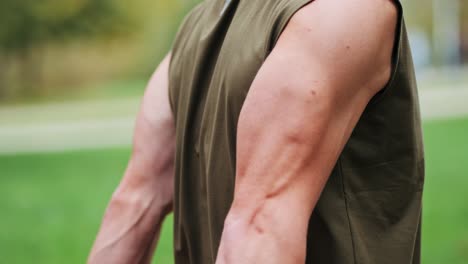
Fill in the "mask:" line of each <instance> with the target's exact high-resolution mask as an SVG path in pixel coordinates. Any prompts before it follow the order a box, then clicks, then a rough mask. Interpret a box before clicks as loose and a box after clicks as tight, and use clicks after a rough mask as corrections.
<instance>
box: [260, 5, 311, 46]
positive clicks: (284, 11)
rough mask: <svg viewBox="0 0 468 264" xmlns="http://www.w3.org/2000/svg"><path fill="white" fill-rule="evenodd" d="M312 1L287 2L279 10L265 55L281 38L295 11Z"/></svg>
mask: <svg viewBox="0 0 468 264" xmlns="http://www.w3.org/2000/svg"><path fill="white" fill-rule="evenodd" d="M313 1H314V0H298V1H291V2H289V1H288V5H287V6H285V7H283V8H281V9H280V11H279V14H278V15H277V18H276V19H275V21H274V24H273V27H272V32H271V34H270V40H269V41H267V43H268V46H267V47H266V49H267V54H269V53H270V52H271V51H272V50H273V47H274V46H275V45H276V42H277V41H278V39H279V37H280V36H281V33H283V31H284V29H285V28H286V25H287V24H288V23H289V20H291V18H292V16H293V15H294V14H295V13H296V12H297V11H299V9H301V8H302V7H304V6H305V5H307V4H309V3H311V2H313Z"/></svg>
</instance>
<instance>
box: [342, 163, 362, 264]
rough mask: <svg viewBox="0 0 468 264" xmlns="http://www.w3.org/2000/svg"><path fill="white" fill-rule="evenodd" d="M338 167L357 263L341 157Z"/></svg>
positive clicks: (354, 261)
mask: <svg viewBox="0 0 468 264" xmlns="http://www.w3.org/2000/svg"><path fill="white" fill-rule="evenodd" d="M338 168H339V174H340V178H341V188H342V193H343V200H344V204H345V210H346V218H347V222H348V228H349V236H350V240H351V247H352V250H353V263H354V264H356V263H357V260H356V245H355V242H354V235H353V234H354V232H353V228H352V227H351V217H350V215H349V206H348V199H347V196H346V191H345V184H344V173H343V165H342V161H341V157H340V158H339V159H338Z"/></svg>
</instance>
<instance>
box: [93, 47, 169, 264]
mask: <svg viewBox="0 0 468 264" xmlns="http://www.w3.org/2000/svg"><path fill="white" fill-rule="evenodd" d="M169 61H170V55H168V56H166V58H165V59H164V60H163V61H162V63H161V64H160V66H159V67H158V69H157V70H156V72H155V73H154V74H153V76H152V78H151V80H150V82H149V84H148V86H147V89H146V92H145V95H144V97H143V102H142V105H141V108H140V112H139V114H138V117H137V121H136V127H135V132H134V140H133V152H132V155H131V158H130V161H129V163H128V166H127V169H126V171H125V174H124V177H123V179H122V181H121V182H120V184H119V186H118V188H117V189H116V190H115V192H114V194H113V195H112V198H111V201H110V203H109V205H108V207H107V210H106V212H105V215H104V219H103V222H102V225H101V229H100V231H99V234H98V236H97V238H96V241H95V243H94V246H93V248H92V250H91V253H90V256H89V259H88V263H90V264H105V263H112V264H119V263H122V264H127V263H128V264H130V263H131V264H135V263H150V261H151V257H152V255H153V251H154V248H155V246H156V243H157V240H158V238H159V232H160V228H161V224H162V222H163V220H164V218H165V216H166V215H167V214H168V213H170V212H171V211H172V201H173V192H174V186H173V178H174V148H175V128H174V118H173V115H172V112H171V109H170V104H169V99H168V68H169ZM109 133H112V131H109Z"/></svg>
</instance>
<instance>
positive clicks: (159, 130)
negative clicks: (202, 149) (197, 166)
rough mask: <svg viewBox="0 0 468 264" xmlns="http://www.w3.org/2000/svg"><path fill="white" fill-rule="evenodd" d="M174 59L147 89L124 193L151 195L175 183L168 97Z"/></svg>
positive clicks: (161, 67)
mask: <svg viewBox="0 0 468 264" xmlns="http://www.w3.org/2000/svg"><path fill="white" fill-rule="evenodd" d="M170 57H171V56H170V54H168V55H167V56H166V57H165V58H164V60H163V61H162V62H161V63H160V65H159V67H158V68H157V69H156V71H155V72H154V74H153V75H152V77H151V79H150V81H149V82H148V85H147V87H146V90H145V93H144V96H143V99H142V102H141V106H140V110H139V113H138V115H137V118H136V124H135V129H134V135H133V151H132V156H131V159H130V162H129V165H128V168H127V173H126V174H125V175H124V178H123V180H122V183H121V185H120V186H119V188H120V189H122V188H131V189H135V188H139V187H142V186H146V188H147V189H148V190H149V191H151V189H152V188H154V187H155V185H160V184H161V181H164V182H165V184H170V182H171V179H170V178H171V177H170V176H171V175H172V170H173V163H174V149H175V124H174V117H173V114H172V110H171V107H170V104H169V96H168V71H169V63H170ZM166 182H167V183H166ZM153 190H154V189H153Z"/></svg>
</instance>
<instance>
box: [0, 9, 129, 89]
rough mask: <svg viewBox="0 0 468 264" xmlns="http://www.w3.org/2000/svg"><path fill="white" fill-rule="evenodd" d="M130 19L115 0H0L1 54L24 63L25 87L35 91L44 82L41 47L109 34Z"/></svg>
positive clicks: (2, 66)
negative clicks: (41, 77) (47, 44)
mask: <svg viewBox="0 0 468 264" xmlns="http://www.w3.org/2000/svg"><path fill="white" fill-rule="evenodd" d="M129 21H130V20H129V19H128V17H126V16H125V12H122V6H121V5H119V3H118V2H117V1H115V0H68V1H61V0H42V1H35V0H1V1H0V56H1V55H3V57H15V58H16V59H18V60H19V61H20V62H21V70H20V75H21V78H19V79H21V80H23V83H22V86H23V88H25V89H27V90H28V92H34V91H37V90H36V88H40V84H41V82H40V76H41V73H40V69H41V67H40V64H41V47H42V46H43V45H44V44H45V43H48V42H54V41H64V40H67V39H70V38H76V37H83V36H97V35H99V36H109V35H110V34H115V33H117V32H119V30H122V29H123V28H125V27H123V25H125V24H126V23H129ZM8 61H9V60H6V59H3V60H1V61H0V72H6V69H7V68H8V66H9V63H8ZM2 81H5V77H4V78H2V76H0V92H1V90H4V87H5V85H6V84H5V83H2ZM0 96H1V93H0Z"/></svg>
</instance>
